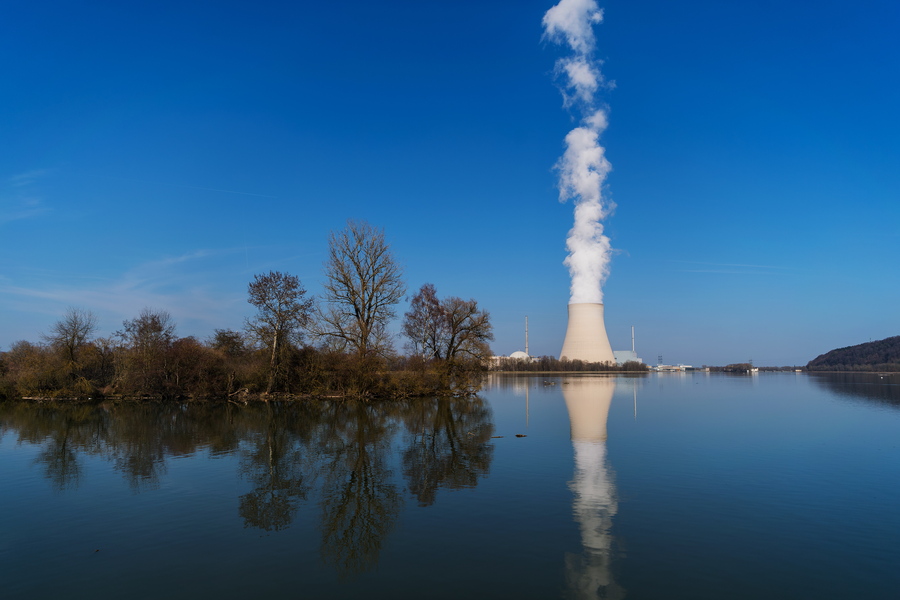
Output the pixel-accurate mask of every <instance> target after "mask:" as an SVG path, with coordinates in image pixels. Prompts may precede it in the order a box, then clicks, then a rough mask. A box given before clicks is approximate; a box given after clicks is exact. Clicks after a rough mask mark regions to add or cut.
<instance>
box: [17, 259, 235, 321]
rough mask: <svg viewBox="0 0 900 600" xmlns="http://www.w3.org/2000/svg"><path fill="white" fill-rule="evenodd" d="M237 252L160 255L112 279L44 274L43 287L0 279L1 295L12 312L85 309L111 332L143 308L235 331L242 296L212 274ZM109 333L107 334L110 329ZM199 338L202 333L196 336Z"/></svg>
mask: <svg viewBox="0 0 900 600" xmlns="http://www.w3.org/2000/svg"><path fill="white" fill-rule="evenodd" d="M242 252H243V248H240V249H224V250H205V249H201V250H196V251H193V252H190V253H186V254H182V255H178V256H171V257H162V258H159V259H156V260H152V261H147V262H145V263H142V264H140V265H137V266H135V267H134V268H131V269H129V270H127V271H125V272H123V273H122V274H121V275H119V276H117V277H112V278H98V277H78V276H73V275H69V276H68V278H64V276H63V275H62V274H56V276H55V277H54V276H52V275H50V274H45V275H44V276H42V279H43V280H45V281H47V282H48V283H47V284H46V285H16V284H14V283H13V282H12V281H11V280H10V279H9V278H0V294H2V295H3V296H5V297H6V302H5V303H4V304H6V305H7V309H9V308H11V309H12V310H14V311H17V312H23V313H25V312H28V313H35V312H44V313H45V314H47V315H55V314H59V313H60V312H61V310H63V309H64V308H65V307H66V306H84V307H86V308H89V309H90V310H92V311H94V312H95V313H97V314H98V315H99V316H101V320H102V322H103V323H104V324H105V326H110V327H111V329H114V328H115V326H116V325H117V324H118V323H121V321H122V320H124V319H128V318H132V317H134V316H135V315H137V314H138V312H140V310H141V309H142V308H144V307H151V308H158V309H163V310H167V311H169V312H170V313H172V315H173V317H174V318H175V320H176V321H177V322H179V323H180V324H181V323H185V322H193V323H200V324H201V325H202V326H201V329H203V328H206V327H208V332H205V333H210V332H212V330H213V328H215V327H239V326H240V323H241V320H242V313H243V312H244V311H243V304H244V301H245V298H244V296H243V294H242V293H241V292H243V290H241V292H230V291H223V290H222V289H221V288H220V287H219V286H217V285H215V279H216V277H214V276H212V274H213V273H214V272H216V271H217V270H219V269H221V268H227V267H223V265H222V262H221V260H220V259H223V258H224V259H225V260H226V262H228V259H227V256H228V255H235V254H239V253H242ZM108 333H111V331H109V332H108ZM201 335H202V333H201Z"/></svg>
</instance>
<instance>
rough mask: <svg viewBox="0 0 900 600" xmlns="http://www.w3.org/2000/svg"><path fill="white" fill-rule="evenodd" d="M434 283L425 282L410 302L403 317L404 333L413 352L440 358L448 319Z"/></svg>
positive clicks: (427, 356)
mask: <svg viewBox="0 0 900 600" xmlns="http://www.w3.org/2000/svg"><path fill="white" fill-rule="evenodd" d="M444 316H445V315H444V309H443V307H442V306H441V301H440V300H439V299H438V297H437V291H436V290H435V289H434V285H432V284H430V283H426V284H424V285H423V286H422V287H421V288H419V291H418V292H417V293H416V295H415V296H413V297H412V300H410V302H409V312H407V313H406V314H405V315H404V318H403V334H404V335H405V336H406V337H407V338H409V343H408V344H407V347H408V348H409V350H410V351H411V352H412V353H413V354H417V355H419V356H423V357H426V358H440V357H441V356H440V351H441V342H442V340H443V339H444V336H445V332H446V319H445V318H444Z"/></svg>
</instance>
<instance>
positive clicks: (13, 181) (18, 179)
mask: <svg viewBox="0 0 900 600" xmlns="http://www.w3.org/2000/svg"><path fill="white" fill-rule="evenodd" d="M50 172H51V171H50V169H32V170H30V171H25V172H24V173H19V174H18V175H13V176H12V177H10V178H9V179H7V183H8V184H9V185H10V186H12V187H17V188H18V187H25V186H27V185H31V184H32V183H34V182H36V181H37V180H39V179H41V178H43V177H45V176H46V175H48V174H49V173H50Z"/></svg>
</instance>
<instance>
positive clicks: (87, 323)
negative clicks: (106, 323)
mask: <svg viewBox="0 0 900 600" xmlns="http://www.w3.org/2000/svg"><path fill="white" fill-rule="evenodd" d="M96 330H97V317H96V316H94V313H92V312H91V311H89V310H84V309H81V308H75V307H71V306H70V307H69V308H67V309H66V312H65V313H64V314H63V317H62V318H61V319H60V320H59V321H57V322H56V323H54V324H53V326H52V327H51V328H50V333H49V334H47V335H45V336H44V339H45V340H46V341H47V342H48V343H49V344H50V345H51V346H53V347H54V348H58V349H60V350H62V351H63V353H64V354H65V357H66V360H67V361H68V362H69V363H70V364H71V365H75V364H76V363H77V362H78V360H77V358H78V351H79V350H80V349H81V348H82V347H83V346H84V345H85V344H87V343H88V341H89V340H90V337H91V334H93V333H94V332H95V331H96Z"/></svg>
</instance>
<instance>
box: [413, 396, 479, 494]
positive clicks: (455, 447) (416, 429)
mask: <svg viewBox="0 0 900 600" xmlns="http://www.w3.org/2000/svg"><path fill="white" fill-rule="evenodd" d="M490 418H491V413H490V409H488V407H487V405H486V404H485V402H484V401H483V400H482V399H480V398H475V399H464V398H436V399H434V400H424V399H422V400H417V401H416V402H415V403H414V404H413V406H411V407H410V409H409V412H408V414H407V415H406V417H405V419H404V420H405V422H406V427H407V429H408V430H409V432H410V433H411V434H412V437H411V439H410V442H409V445H408V446H407V448H406V450H405V451H404V452H403V475H404V476H405V477H406V480H407V485H408V486H409V489H410V491H411V492H412V493H413V494H414V495H415V496H416V499H417V500H418V501H419V506H431V505H432V504H434V501H435V497H436V495H437V491H438V489H439V488H441V487H446V488H448V489H460V488H467V487H475V485H476V484H477V483H478V478H479V477H484V476H486V475H487V474H488V472H489V471H490V467H491V459H492V456H493V446H492V445H490V439H491V434H492V433H493V432H494V426H493V424H492V423H491V420H490Z"/></svg>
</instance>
